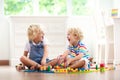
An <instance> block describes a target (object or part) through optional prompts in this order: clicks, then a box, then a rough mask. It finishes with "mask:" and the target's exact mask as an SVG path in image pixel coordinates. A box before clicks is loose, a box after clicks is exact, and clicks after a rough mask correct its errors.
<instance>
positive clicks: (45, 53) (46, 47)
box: [41, 45, 48, 65]
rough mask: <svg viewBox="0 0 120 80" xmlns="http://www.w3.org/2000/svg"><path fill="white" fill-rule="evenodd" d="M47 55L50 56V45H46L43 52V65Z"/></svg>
mask: <svg viewBox="0 0 120 80" xmlns="http://www.w3.org/2000/svg"><path fill="white" fill-rule="evenodd" d="M47 57H48V45H44V54H43V58H42V61H41V64H42V65H45V64H46V59H47Z"/></svg>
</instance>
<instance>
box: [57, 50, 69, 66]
mask: <svg viewBox="0 0 120 80" xmlns="http://www.w3.org/2000/svg"><path fill="white" fill-rule="evenodd" d="M68 53H69V51H68V50H66V51H65V52H64V53H63V54H62V55H59V56H58V57H57V59H58V64H61V63H63V62H64V60H65V59H66V56H67V55H68Z"/></svg>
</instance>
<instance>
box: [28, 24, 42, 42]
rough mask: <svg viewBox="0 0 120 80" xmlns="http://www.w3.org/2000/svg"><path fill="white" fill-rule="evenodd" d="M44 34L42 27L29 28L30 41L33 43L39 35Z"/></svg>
mask: <svg viewBox="0 0 120 80" xmlns="http://www.w3.org/2000/svg"><path fill="white" fill-rule="evenodd" d="M39 33H40V34H44V32H43V30H42V28H41V27H40V25H30V26H29V28H28V39H29V40H30V41H33V39H34V38H35V37H36V35H37V34H39Z"/></svg>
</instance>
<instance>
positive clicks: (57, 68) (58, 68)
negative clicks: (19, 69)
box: [24, 63, 115, 73]
mask: <svg viewBox="0 0 120 80" xmlns="http://www.w3.org/2000/svg"><path fill="white" fill-rule="evenodd" d="M99 66H100V67H98V65H97V67H95V68H92V69H88V70H85V69H84V68H76V69H72V68H70V67H67V68H63V67H61V65H60V66H58V65H56V66H55V67H54V68H52V66H47V67H46V66H42V67H40V68H39V69H38V70H24V72H43V73H89V72H99V71H100V72H105V71H108V70H114V69H115V68H114V67H105V64H104V63H101V64H100V65H99Z"/></svg>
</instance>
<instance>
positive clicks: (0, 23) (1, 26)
mask: <svg viewBox="0 0 120 80" xmlns="http://www.w3.org/2000/svg"><path fill="white" fill-rule="evenodd" d="M9 42H10V40H9V22H8V19H7V18H5V17H4V16H3V15H0V60H9V54H10V47H9Z"/></svg>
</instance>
